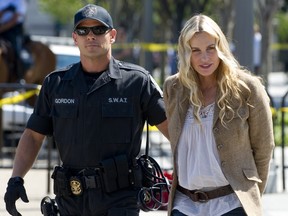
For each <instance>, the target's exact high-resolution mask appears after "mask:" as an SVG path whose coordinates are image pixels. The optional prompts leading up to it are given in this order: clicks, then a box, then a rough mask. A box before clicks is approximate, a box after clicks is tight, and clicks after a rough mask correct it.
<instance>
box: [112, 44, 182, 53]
mask: <svg viewBox="0 0 288 216" xmlns="http://www.w3.org/2000/svg"><path fill="white" fill-rule="evenodd" d="M132 48H135V49H143V50H145V51H150V52H163V51H167V50H172V49H173V50H176V49H177V45H176V44H164V43H118V44H117V43H115V44H114V45H113V49H132Z"/></svg>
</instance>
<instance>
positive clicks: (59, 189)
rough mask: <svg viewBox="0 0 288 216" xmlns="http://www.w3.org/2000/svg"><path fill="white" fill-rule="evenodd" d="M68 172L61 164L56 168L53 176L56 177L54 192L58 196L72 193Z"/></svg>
mask: <svg viewBox="0 0 288 216" xmlns="http://www.w3.org/2000/svg"><path fill="white" fill-rule="evenodd" d="M67 174H68V170H67V169H65V168H63V167H61V166H56V167H55V168H54V172H53V174H52V178H53V179H54V194H55V195H57V196H69V195H71V190H70V187H69V180H68V178H67Z"/></svg>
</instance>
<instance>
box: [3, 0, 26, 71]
mask: <svg viewBox="0 0 288 216" xmlns="http://www.w3.org/2000/svg"><path fill="white" fill-rule="evenodd" d="M26 12H27V3H26V1H25V0H1V1H0V39H2V40H6V41H9V42H10V44H11V46H12V48H13V49H14V52H15V56H16V60H17V63H16V64H15V67H16V68H15V70H16V71H15V73H17V74H18V75H23V71H22V64H21V59H20V52H21V49H22V40H23V36H24V21H25V16H26Z"/></svg>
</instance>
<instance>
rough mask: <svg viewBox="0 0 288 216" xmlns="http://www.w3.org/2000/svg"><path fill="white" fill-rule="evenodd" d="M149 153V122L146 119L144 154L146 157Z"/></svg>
mask: <svg viewBox="0 0 288 216" xmlns="http://www.w3.org/2000/svg"><path fill="white" fill-rule="evenodd" d="M148 154H149V124H148V121H146V149H145V155H146V156H147V157H148Z"/></svg>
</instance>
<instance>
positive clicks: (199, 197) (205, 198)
mask: <svg viewBox="0 0 288 216" xmlns="http://www.w3.org/2000/svg"><path fill="white" fill-rule="evenodd" d="M194 194H195V195H196V197H197V201H198V202H201V203H206V202H208V200H209V197H208V195H207V194H206V193H205V192H204V191H200V190H199V191H195V192H194Z"/></svg>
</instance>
